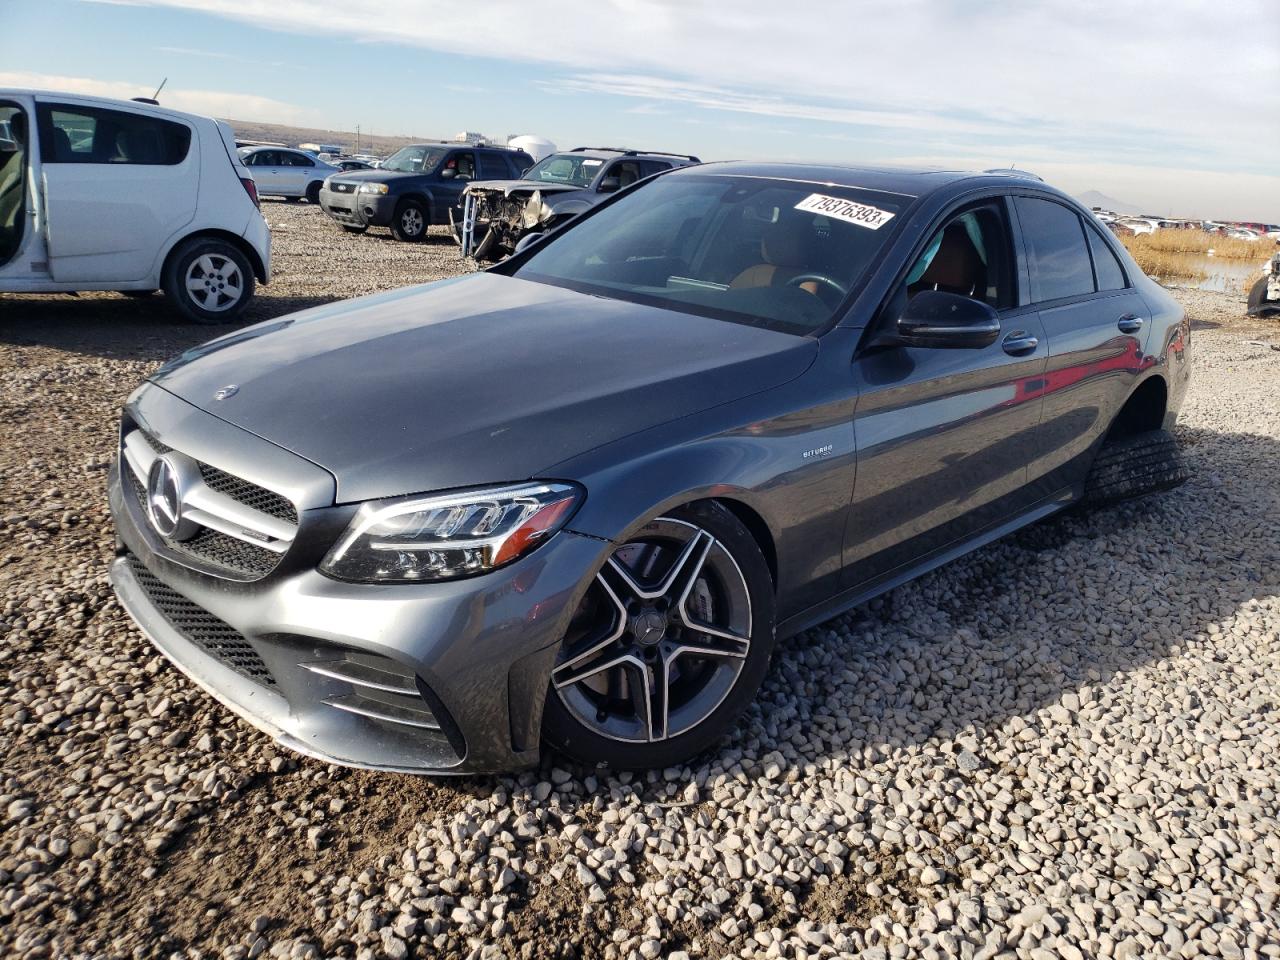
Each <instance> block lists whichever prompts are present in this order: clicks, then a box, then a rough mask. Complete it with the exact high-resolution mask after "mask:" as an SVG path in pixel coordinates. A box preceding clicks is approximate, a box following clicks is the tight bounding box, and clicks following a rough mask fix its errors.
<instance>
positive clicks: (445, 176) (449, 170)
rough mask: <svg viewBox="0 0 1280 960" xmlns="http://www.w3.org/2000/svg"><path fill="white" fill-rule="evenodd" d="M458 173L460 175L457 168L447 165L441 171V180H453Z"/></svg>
mask: <svg viewBox="0 0 1280 960" xmlns="http://www.w3.org/2000/svg"><path fill="white" fill-rule="evenodd" d="M457 175H458V171H457V170H455V169H454V168H453V167H445V168H444V169H443V170H441V171H440V179H441V180H452V179H453V178H454V177H456V176H457Z"/></svg>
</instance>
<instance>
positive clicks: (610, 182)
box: [596, 177, 622, 193]
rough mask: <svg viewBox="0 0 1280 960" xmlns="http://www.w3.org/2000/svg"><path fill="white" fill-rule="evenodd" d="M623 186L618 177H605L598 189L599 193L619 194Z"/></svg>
mask: <svg viewBox="0 0 1280 960" xmlns="http://www.w3.org/2000/svg"><path fill="white" fill-rule="evenodd" d="M621 186H622V181H621V180H620V179H619V178H618V177H605V178H604V179H603V180H601V181H600V186H598V187H597V188H596V192H598V193H617V192H618V189H619V188H620V187H621Z"/></svg>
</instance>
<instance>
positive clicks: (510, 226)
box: [454, 147, 701, 260]
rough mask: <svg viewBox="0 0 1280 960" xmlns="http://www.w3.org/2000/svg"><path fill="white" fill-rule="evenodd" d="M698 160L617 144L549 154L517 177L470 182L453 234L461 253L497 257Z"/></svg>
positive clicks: (478, 256)
mask: <svg viewBox="0 0 1280 960" xmlns="http://www.w3.org/2000/svg"><path fill="white" fill-rule="evenodd" d="M700 162H701V161H700V160H699V159H698V158H697V157H695V156H691V155H689V154H683V153H662V152H659V151H644V150H624V149H620V148H615V147H577V148H575V149H573V150H570V151H568V152H566V153H553V154H552V155H551V156H549V157H544V158H543V159H542V160H540V161H539V162H538V163H536V164H535V165H534V166H533V167H532V168H531V169H530V170H529V171H528V173H526V174H525V175H524V176H523V178H521V179H519V180H502V181H490V182H487V183H473V184H469V185H468V186H467V188H466V190H465V191H464V193H463V205H462V221H461V223H455V224H454V235H455V237H456V238H457V240H458V242H459V243H460V244H461V246H462V255H463V256H464V257H474V258H475V259H476V260H501V259H503V258H504V257H509V256H510V255H511V254H512V253H514V252H515V250H516V246H517V245H518V244H519V243H520V241H521V240H523V239H524V238H525V237H527V236H532V235H534V234H541V233H546V232H548V231H550V230H554V229H556V228H557V227H559V226H561V225H562V224H564V223H566V222H568V221H569V220H572V219H573V218H574V217H576V216H577V215H578V214H580V213H583V212H584V211H586V210H590V209H591V208H592V207H594V206H595V205H596V204H597V203H599V202H600V201H601V200H603V199H604V198H605V197H607V196H608V195H609V194H611V193H617V192H618V191H619V190H621V189H623V188H624V187H629V186H631V184H633V183H636V182H637V181H639V180H643V179H645V178H646V177H650V176H653V175H654V174H656V173H662V172H663V171H664V170H670V169H672V168H674V167H687V166H690V165H692V164H695V163H700Z"/></svg>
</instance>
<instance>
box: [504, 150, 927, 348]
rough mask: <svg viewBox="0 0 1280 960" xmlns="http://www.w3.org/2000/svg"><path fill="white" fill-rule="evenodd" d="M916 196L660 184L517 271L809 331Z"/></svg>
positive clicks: (783, 185)
mask: <svg viewBox="0 0 1280 960" xmlns="http://www.w3.org/2000/svg"><path fill="white" fill-rule="evenodd" d="M912 199H913V198H911V197H905V196H902V195H900V194H886V193H880V192H877V191H872V190H859V189H851V188H845V187H834V186H830V185H828V184H816V183H814V184H811V183H798V182H795V181H789V180H768V179H763V178H755V177H735V176H715V175H707V174H684V175H675V176H666V177H659V178H657V179H656V180H653V181H651V182H649V183H648V184H646V185H644V186H643V187H640V188H639V189H637V190H634V191H632V192H630V193H628V194H626V195H625V196H622V197H619V198H618V200H617V201H616V202H614V203H611V204H609V205H608V206H606V207H603V208H601V209H600V210H599V211H598V212H596V213H594V214H593V215H591V216H590V217H588V218H586V219H583V220H581V221H579V222H578V223H577V224H575V225H574V226H573V227H571V228H569V229H567V230H565V231H564V233H562V234H560V235H559V236H558V237H557V238H556V239H555V240H554V241H552V242H551V243H549V244H548V245H547V246H546V247H544V248H543V249H541V250H539V251H538V252H537V253H535V254H533V255H532V256H531V257H530V258H529V259H528V260H527V261H525V262H524V263H522V264H521V265H520V266H519V267H517V268H515V270H514V271H513V275H514V276H518V277H523V278H524V279H526V280H534V281H537V282H540V283H551V284H555V285H557V286H565V287H569V288H570V289H575V290H580V291H582V292H584V293H591V294H594V295H596V296H603V297H610V298H613V299H619V300H632V301H634V302H638V303H648V304H652V305H654V306H659V307H665V308H668V309H672V310H683V311H685V312H689V313H699V314H703V315H709V316H717V317H722V318H724V319H729V320H737V321H739V322H747V323H754V324H757V325H760V326H768V327H772V328H775V329H780V330H785V331H788V332H792V333H799V334H811V333H814V332H816V331H818V330H820V329H821V328H822V327H824V326H825V325H826V324H827V322H828V321H829V320H831V318H832V316H833V315H834V314H835V311H836V309H837V308H838V307H839V306H840V304H841V303H842V302H843V301H844V299H845V297H846V296H848V294H849V293H851V292H852V291H853V290H854V289H855V288H856V287H857V286H858V284H859V283H860V282H861V279H862V276H863V274H864V273H865V272H866V269H867V267H868V266H869V265H870V264H871V261H872V260H873V259H874V258H875V256H876V254H877V253H878V252H879V251H880V249H881V248H882V247H883V246H884V245H885V243H886V241H887V239H888V237H889V235H890V234H891V233H892V232H893V227H894V226H896V224H894V218H895V217H896V216H897V215H898V214H899V213H901V212H902V211H903V210H905V209H906V206H907V205H908V204H909V203H910V202H911V200H912Z"/></svg>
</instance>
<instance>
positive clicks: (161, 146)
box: [38, 103, 191, 166]
mask: <svg viewBox="0 0 1280 960" xmlns="http://www.w3.org/2000/svg"><path fill="white" fill-rule="evenodd" d="M38 118H39V124H40V159H41V160H43V161H44V162H45V163H121V164H130V165H142V166H173V165H175V164H179V163H181V162H182V161H183V160H185V159H186V158H187V151H188V150H189V149H190V148H191V128H190V127H188V126H187V125H186V124H183V123H177V122H175V121H173V120H162V119H161V118H159V117H148V116H144V115H142V114H136V113H125V112H123V111H120V110H103V109H101V108H99V107H80V106H71V105H64V104H48V103H45V104H40V107H39V113H38Z"/></svg>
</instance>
